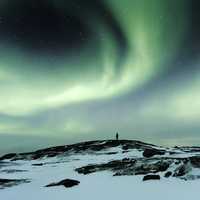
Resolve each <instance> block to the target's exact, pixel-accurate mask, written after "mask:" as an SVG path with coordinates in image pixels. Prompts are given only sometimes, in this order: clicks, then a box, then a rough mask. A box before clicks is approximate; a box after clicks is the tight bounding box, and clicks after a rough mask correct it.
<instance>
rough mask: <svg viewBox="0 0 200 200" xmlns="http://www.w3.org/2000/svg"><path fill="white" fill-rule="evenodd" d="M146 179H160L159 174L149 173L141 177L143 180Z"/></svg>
mask: <svg viewBox="0 0 200 200" xmlns="http://www.w3.org/2000/svg"><path fill="white" fill-rule="evenodd" d="M148 180H160V176H159V175H152V174H150V175H146V176H144V177H143V181H148Z"/></svg>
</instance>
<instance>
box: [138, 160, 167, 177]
mask: <svg viewBox="0 0 200 200" xmlns="http://www.w3.org/2000/svg"><path fill="white" fill-rule="evenodd" d="M169 166H170V162H167V161H158V162H156V163H144V164H141V165H140V166H138V167H136V168H135V175H144V174H149V173H158V172H164V171H166V170H167V169H168V168H169Z"/></svg>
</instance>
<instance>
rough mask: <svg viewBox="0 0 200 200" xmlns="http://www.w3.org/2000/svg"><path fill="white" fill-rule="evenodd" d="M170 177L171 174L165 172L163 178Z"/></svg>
mask: <svg viewBox="0 0 200 200" xmlns="http://www.w3.org/2000/svg"><path fill="white" fill-rule="evenodd" d="M171 175H172V172H170V171H169V172H166V173H165V175H164V176H165V178H169V177H170V176H171Z"/></svg>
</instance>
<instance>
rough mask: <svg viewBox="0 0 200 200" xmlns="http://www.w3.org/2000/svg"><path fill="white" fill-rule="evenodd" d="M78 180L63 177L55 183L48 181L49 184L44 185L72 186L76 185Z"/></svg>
mask: <svg viewBox="0 0 200 200" xmlns="http://www.w3.org/2000/svg"><path fill="white" fill-rule="evenodd" d="M79 183H80V182H79V181H77V180H73V179H65V180H62V181H60V182H57V183H50V184H49V185H46V186H45V187H54V186H61V185H63V186H64V187H66V188H70V187H74V186H76V185H79Z"/></svg>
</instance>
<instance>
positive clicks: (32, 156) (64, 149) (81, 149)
mask: <svg viewBox="0 0 200 200" xmlns="http://www.w3.org/2000/svg"><path fill="white" fill-rule="evenodd" d="M118 146H120V147H121V148H122V149H123V150H127V149H129V150H130V149H138V150H141V151H144V150H145V149H146V148H149V147H151V146H153V147H156V146H154V145H151V144H147V143H144V142H140V141H136V140H102V141H89V142H81V143H77V144H72V145H65V146H57V147H50V148H47V149H41V150H38V151H34V152H29V153H20V154H7V155H5V156H2V157H1V158H0V160H5V159H11V160H12V161H15V160H37V159H41V158H43V157H55V156H58V155H63V154H65V155H66V154H74V153H81V154H87V153H90V154H91V153H94V154H96V153H98V152H100V151H102V150H106V149H109V148H112V147H118Z"/></svg>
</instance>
